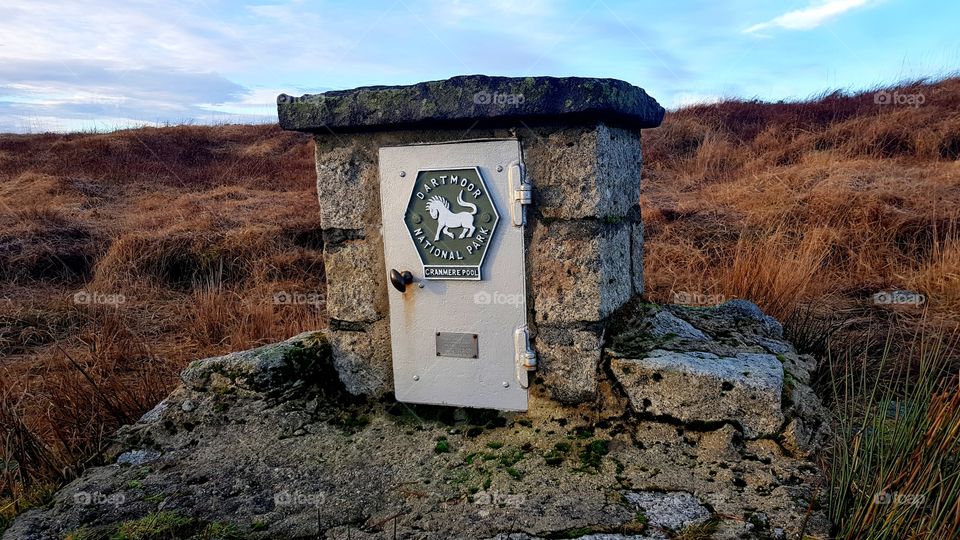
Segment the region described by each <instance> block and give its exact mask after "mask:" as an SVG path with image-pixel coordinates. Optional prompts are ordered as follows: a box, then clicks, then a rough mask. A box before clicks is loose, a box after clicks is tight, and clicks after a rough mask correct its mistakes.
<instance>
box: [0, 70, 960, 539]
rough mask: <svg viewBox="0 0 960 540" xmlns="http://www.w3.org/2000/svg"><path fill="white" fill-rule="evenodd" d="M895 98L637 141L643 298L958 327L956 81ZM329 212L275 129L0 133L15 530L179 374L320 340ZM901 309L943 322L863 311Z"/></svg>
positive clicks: (0, 267) (744, 112)
mask: <svg viewBox="0 0 960 540" xmlns="http://www.w3.org/2000/svg"><path fill="white" fill-rule="evenodd" d="M890 90H891V91H893V90H894V89H890ZM896 91H897V92H899V93H901V94H904V93H922V94H923V95H924V97H925V101H924V104H923V105H922V106H921V107H907V106H897V105H888V106H878V105H877V104H875V103H874V101H873V94H872V93H865V94H861V95H845V94H842V93H833V94H829V95H824V96H821V97H820V98H818V99H815V100H812V101H810V102H804V103H777V104H766V103H759V102H752V101H728V102H724V103H719V104H715V105H703V106H696V107H690V108H686V109H682V110H680V111H676V112H671V113H669V114H668V115H667V118H666V119H665V121H664V124H663V126H662V127H660V128H659V129H656V130H651V131H648V132H645V134H644V153H645V159H644V162H645V163H644V166H645V169H644V177H645V178H644V186H643V196H642V200H641V205H642V207H643V211H644V223H645V226H646V261H645V263H646V265H645V266H646V282H647V293H646V294H647V296H648V297H649V298H650V299H652V300H655V301H661V302H670V301H673V300H674V295H675V293H678V292H687V293H691V294H693V295H700V296H701V297H708V298H715V299H718V298H732V297H746V298H750V299H753V300H755V301H756V302H757V303H758V304H760V305H761V307H763V308H764V309H765V310H766V311H768V312H770V313H772V314H774V315H776V316H777V317H779V318H781V319H783V320H785V321H787V327H788V331H789V333H790V335H791V336H794V337H795V339H798V340H799V341H802V342H803V343H804V347H805V348H808V349H811V350H821V351H822V350H826V348H827V347H828V346H829V345H828V344H827V343H826V340H825V336H831V335H846V336H847V340H852V339H854V337H855V338H856V339H864V337H865V336H872V337H874V338H877V337H879V338H881V339H880V341H882V338H883V337H884V336H888V335H893V336H910V335H914V334H915V333H916V327H919V326H923V325H924V324H927V323H926V322H925V321H932V322H934V323H935V324H936V325H937V326H938V327H946V328H948V329H950V328H956V325H957V324H958V323H960V227H958V221H960V204H958V203H960V162H958V161H957V159H958V158H960V79H949V80H945V81H941V82H937V83H929V84H928V83H923V82H920V83H911V84H907V85H904V86H901V87H899V88H896ZM315 210H316V202H315V190H314V179H313V153H312V144H311V143H310V141H309V139H308V138H306V137H305V136H302V135H298V134H293V133H287V132H281V131H280V130H279V128H277V127H276V126H219V127H195V126H181V127H172V128H163V129H153V128H147V129H138V130H129V131H121V132H116V133H110V134H72V135H31V136H13V135H3V136H0V298H2V299H0V377H2V381H3V384H2V385H0V388H2V393H0V426H2V434H3V439H2V440H0V525H2V519H3V518H2V516H3V515H4V514H7V515H8V514H10V513H11V512H13V511H16V510H17V508H19V507H22V506H24V505H30V504H35V503H37V502H38V501H41V500H43V498H44V496H46V495H48V494H49V492H50V490H51V486H52V485H54V484H55V482H58V481H60V480H62V479H64V478H68V477H69V476H70V475H71V474H73V472H74V471H75V470H76V469H77V467H79V466H82V465H83V464H84V463H85V462H86V460H88V459H91V458H94V456H96V455H97V453H98V451H99V450H100V449H102V448H103V447H104V445H105V444H106V443H107V438H108V437H109V435H110V433H112V432H113V430H114V429H115V428H116V427H117V426H118V425H120V424H122V423H124V422H129V421H131V420H132V419H135V418H136V417H137V416H138V415H139V414H141V413H142V412H144V410H146V409H147V408H148V407H150V406H151V405H152V404H153V403H154V402H156V401H157V400H158V399H160V398H161V397H162V396H163V395H164V394H165V393H166V392H167V391H168V390H169V389H170V387H171V386H172V385H173V384H174V382H175V380H176V375H175V374H176V372H177V371H178V370H179V369H181V368H182V367H183V366H184V364H185V363H186V362H187V361H189V360H192V359H195V358H200V357H204V356H209V355H216V354H221V353H224V352H226V351H229V350H234V349H241V348H246V347H249V346H253V345H258V344H261V343H265V342H268V341H274V340H278V339H282V338H286V337H288V336H289V335H292V334H295V333H297V332H299V331H302V330H306V329H312V328H317V327H320V326H323V325H324V324H326V321H325V313H324V312H325V310H324V306H323V304H322V298H323V294H324V292H325V287H324V270H323V262H322V256H321V255H322V240H321V235H320V227H319V220H318V216H317V214H318V213H317V212H316V211H315ZM894 288H903V289H909V290H914V291H918V292H920V293H923V294H924V295H926V297H927V299H928V302H927V304H926V305H925V306H924V308H923V310H920V309H913V308H909V307H901V308H895V307H892V306H878V305H875V304H874V303H873V302H871V295H872V294H873V293H875V292H877V291H879V290H883V289H894ZM78 291H86V292H89V293H99V294H104V295H111V294H112V295H117V294H122V295H123V298H124V302H123V303H121V304H119V305H117V306H110V305H107V306H102V305H78V304H76V303H75V302H74V301H73V296H74V294H75V293H77V292H78ZM281 291H285V292H288V293H305V294H309V295H313V298H315V299H317V303H316V304H303V305H276V304H275V303H274V302H273V295H274V294H276V293H278V292H281ZM711 295H713V296H711ZM921 311H925V312H926V314H927V318H926V319H923V318H922V317H921ZM851 336H853V337H851ZM902 341H903V342H904V343H906V342H907V341H908V339H907V338H904V339H902ZM881 348H882V347H881ZM3 498H6V499H7V501H8V502H7V503H4V502H2V500H3ZM10 501H12V502H10Z"/></svg>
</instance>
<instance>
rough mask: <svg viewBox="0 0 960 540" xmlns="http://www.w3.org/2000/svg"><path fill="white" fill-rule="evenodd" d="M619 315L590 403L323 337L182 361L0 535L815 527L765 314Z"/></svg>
mask: <svg viewBox="0 0 960 540" xmlns="http://www.w3.org/2000/svg"><path fill="white" fill-rule="evenodd" d="M615 319H616V320H617V321H620V324H619V328H615V329H614V332H612V333H611V334H610V335H609V336H607V343H608V348H607V349H606V351H605V353H604V361H603V362H602V365H601V366H600V369H599V372H598V376H597V379H598V380H599V383H598V387H597V391H596V394H597V396H598V398H597V400H596V401H594V402H590V403H586V404H582V405H580V406H579V407H574V406H570V405H563V404H560V403H558V402H556V401H554V400H552V399H551V398H550V397H549V392H548V391H546V390H536V384H534V385H533V388H534V389H535V390H534V391H533V393H532V395H531V402H530V412H529V413H525V414H519V413H497V412H495V411H482V410H465V409H451V408H443V407H424V406H408V405H404V404H400V403H396V402H394V401H393V400H392V399H390V398H389V397H386V398H382V399H381V398H371V397H365V396H363V395H359V396H358V395H355V392H352V391H351V387H350V386H351V380H352V379H351V377H352V374H351V371H350V369H348V368H347V367H344V366H338V365H337V364H336V362H335V360H334V358H333V355H332V353H331V348H332V345H331V343H330V342H329V341H328V339H327V338H326V337H325V334H324V333H311V334H303V335H300V336H296V337H294V338H291V339H290V340H287V341H285V342H283V343H280V344H276V345H271V346H267V347H261V348H259V349H254V350H251V351H244V352H240V353H234V354H230V355H227V356H223V357H219V358H211V359H206V360H201V361H198V362H195V363H194V364H192V365H191V366H190V367H189V368H188V369H187V370H185V371H184V373H183V380H184V384H183V385H182V386H181V387H179V388H178V389H177V390H176V391H175V392H173V393H172V394H171V395H170V396H169V397H168V398H167V399H166V400H164V401H163V402H162V403H160V404H159V405H157V407H156V408H154V409H153V410H152V411H150V412H149V413H147V414H146V415H144V417H143V418H142V419H141V420H140V421H139V422H137V423H136V424H134V425H132V426H126V427H124V428H123V429H121V430H120V432H119V433H118V434H117V442H116V445H115V447H114V448H113V449H112V450H111V452H110V453H109V457H110V461H111V464H109V465H106V466H101V467H95V468H91V469H89V470H87V471H86V472H85V473H84V474H83V475H82V476H81V477H80V478H78V479H77V480H75V481H73V482H72V483H70V484H69V485H67V486H66V487H64V488H63V489H61V490H60V491H59V492H58V493H57V495H56V496H55V499H54V501H53V502H52V503H51V504H50V505H49V506H48V507H46V508H41V509H35V510H32V511H29V512H27V513H26V514H24V515H22V516H20V517H19V518H18V519H17V520H15V521H14V523H13V525H12V527H11V528H10V529H9V530H8V531H7V532H6V534H5V536H4V538H5V539H37V540H41V539H51V538H57V539H60V538H65V537H70V538H86V539H91V538H110V537H135V536H134V535H132V534H130V532H131V531H144V530H146V531H153V532H156V536H155V537H158V538H160V537H163V538H191V537H196V538H258V539H259V538H263V539H266V538H270V539H282V538H318V537H319V538H330V539H333V538H338V539H339V538H348V537H349V538H354V539H364V538H370V539H372V538H394V535H395V537H396V538H431V539H432V538H436V539H441V538H443V539H446V538H499V539H515V540H520V539H532V538H558V537H563V538H581V539H594V540H600V539H611V540H612V539H623V538H668V537H671V536H675V535H677V534H678V533H681V532H684V533H685V534H687V535H688V537H714V538H798V537H799V536H800V534H801V533H803V534H805V535H808V536H812V537H825V536H826V535H827V534H828V532H829V523H828V522H827V520H826V518H825V516H824V515H823V512H822V510H820V509H819V508H818V506H817V505H816V500H817V497H818V494H820V492H821V490H822V488H821V486H822V483H823V476H822V473H821V471H819V470H818V468H817V467H816V466H815V465H814V463H813V462H811V461H809V460H808V456H809V455H810V454H811V453H812V452H814V451H815V450H816V449H817V447H818V445H819V444H820V443H821V442H822V441H823V439H824V438H825V437H826V436H827V435H828V434H829V431H828V429H827V426H828V422H827V421H826V413H825V411H824V409H823V407H822V405H820V403H819V401H817V398H816V396H815V395H814V394H813V392H812V391H811V390H810V387H809V386H808V383H809V380H810V374H811V371H812V369H813V368H814V367H815V363H814V362H813V361H812V359H811V358H809V357H805V356H803V355H799V354H797V353H796V351H795V350H794V348H793V347H792V346H791V345H790V344H789V343H787V342H786V341H784V340H783V337H782V331H781V330H780V326H779V324H777V323H776V321H773V320H772V319H770V318H769V317H766V316H765V315H763V314H762V313H759V310H756V309H755V306H752V304H746V303H739V302H738V303H730V304H726V305H724V306H721V307H719V308H715V309H695V308H685V307H680V306H666V307H664V306H655V305H650V304H636V305H630V306H628V307H627V308H626V309H625V310H623V312H621V313H618V314H616V316H615ZM338 368H339V369H338ZM658 374H659V375H658ZM353 390H355V388H353ZM125 534H126V536H124V535H125ZM696 535H699V536H696ZM144 537H147V536H144Z"/></svg>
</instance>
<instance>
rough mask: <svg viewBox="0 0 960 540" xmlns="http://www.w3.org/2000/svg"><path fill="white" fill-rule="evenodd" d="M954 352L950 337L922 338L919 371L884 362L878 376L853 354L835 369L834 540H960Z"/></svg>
mask: <svg viewBox="0 0 960 540" xmlns="http://www.w3.org/2000/svg"><path fill="white" fill-rule="evenodd" d="M949 349H950V347H949V346H947V344H946V342H945V338H944V337H943V336H934V337H933V338H932V339H931V338H930V337H929V336H928V337H924V336H918V339H917V340H916V343H915V345H914V347H913V350H911V351H910V352H911V354H910V358H909V360H912V362H911V361H903V359H901V360H900V361H898V362H897V364H898V365H897V366H889V365H888V364H889V358H888V356H889V354H888V353H884V355H883V358H882V359H881V361H880V365H879V366H877V365H875V362H871V361H870V360H869V359H868V357H867V355H866V354H865V353H864V354H862V355H859V358H858V355H854V354H851V353H849V352H848V353H847V356H846V358H845V359H846V360H847V361H846V362H845V363H844V365H843V367H842V368H838V367H837V366H836V365H835V363H834V362H831V367H832V369H831V373H832V375H833V377H832V381H831V382H832V383H833V384H832V387H833V388H832V389H833V394H834V407H833V408H834V413H835V415H836V417H837V420H836V428H835V433H834V436H835V437H834V441H833V445H832V448H833V451H832V456H831V462H830V468H829V482H830V486H829V490H827V492H826V494H825V498H826V508H827V513H828V515H829V517H830V519H831V521H833V522H834V523H835V524H836V527H837V531H836V538H842V539H854V538H957V534H958V531H960V512H958V511H957V509H958V508H960V381H958V379H957V375H956V373H955V372H951V371H950V362H951V360H950V357H949V353H948V352H947V351H948V350H949ZM887 350H888V351H889V344H888V348H887ZM851 360H853V361H851ZM911 368H912V369H911ZM891 371H892V372H893V376H892V377H891V376H890V375H889V373H890V372H891ZM868 373H875V374H878V375H868Z"/></svg>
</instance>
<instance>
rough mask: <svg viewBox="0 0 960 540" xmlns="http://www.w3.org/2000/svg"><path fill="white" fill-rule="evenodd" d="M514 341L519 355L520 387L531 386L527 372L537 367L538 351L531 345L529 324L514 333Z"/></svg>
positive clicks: (517, 357)
mask: <svg viewBox="0 0 960 540" xmlns="http://www.w3.org/2000/svg"><path fill="white" fill-rule="evenodd" d="M513 343H514V346H515V347H516V351H517V355H516V362H517V382H519V383H520V388H526V387H527V386H529V381H528V379H527V373H528V372H530V371H534V370H536V369H537V353H536V351H534V350H533V347H531V346H530V331H529V329H528V328H527V325H523V326H521V327H520V328H517V330H516V331H515V332H514V333H513Z"/></svg>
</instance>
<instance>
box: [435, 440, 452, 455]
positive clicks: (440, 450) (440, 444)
mask: <svg viewBox="0 0 960 540" xmlns="http://www.w3.org/2000/svg"><path fill="white" fill-rule="evenodd" d="M433 451H434V453H436V454H446V453H448V452H450V443H449V442H447V439H445V438H444V439H440V440H439V441H437V444H436V445H435V446H434V447H433Z"/></svg>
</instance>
